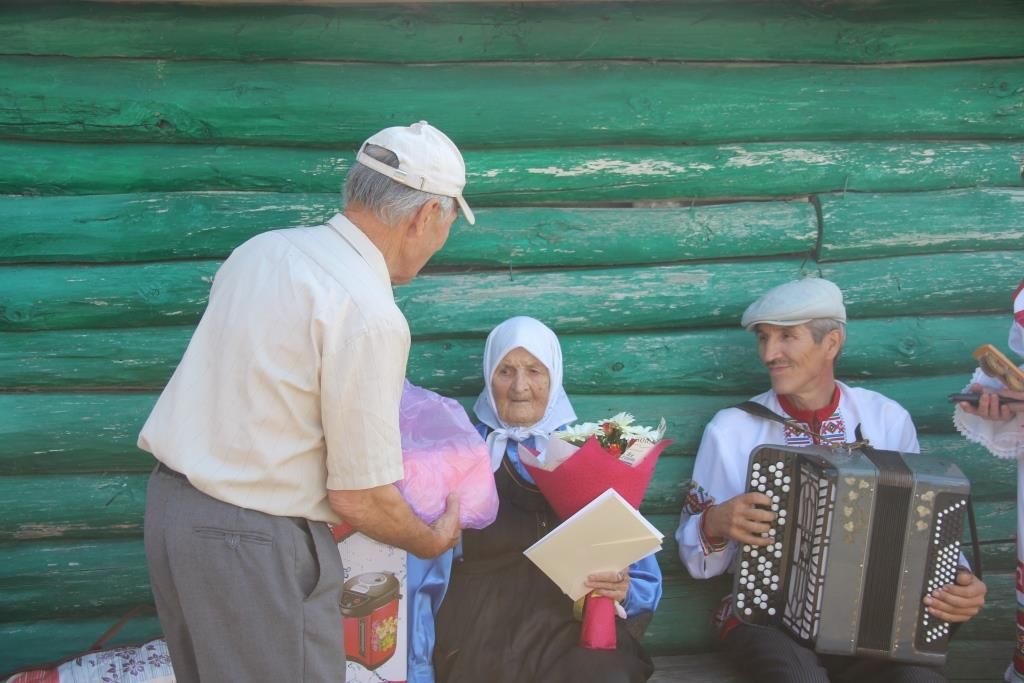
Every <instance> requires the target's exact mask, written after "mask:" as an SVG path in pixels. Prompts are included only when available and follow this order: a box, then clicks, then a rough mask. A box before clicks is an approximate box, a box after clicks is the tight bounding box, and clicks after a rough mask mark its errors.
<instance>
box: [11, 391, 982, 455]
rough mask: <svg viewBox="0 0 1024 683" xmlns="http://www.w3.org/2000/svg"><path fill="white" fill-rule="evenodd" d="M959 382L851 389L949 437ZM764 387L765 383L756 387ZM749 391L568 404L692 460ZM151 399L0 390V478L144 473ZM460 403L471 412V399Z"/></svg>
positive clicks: (596, 398)
mask: <svg viewBox="0 0 1024 683" xmlns="http://www.w3.org/2000/svg"><path fill="white" fill-rule="evenodd" d="M964 381H965V376H964V375H943V376H936V377H922V378H916V379H888V380H864V381H861V380H858V381H857V382H854V384H857V385H860V386H864V387H866V388H869V389H873V390H875V391H880V392H882V393H883V394H885V395H886V396H889V397H891V398H892V399H894V400H896V401H897V402H899V403H901V404H902V405H905V406H907V407H908V409H909V410H910V411H911V415H912V416H913V418H914V422H915V424H916V426H917V428H918V431H919V432H922V433H924V434H948V433H951V432H952V429H953V427H952V421H951V419H950V416H951V414H952V408H951V407H950V406H949V404H948V403H947V402H946V398H945V397H946V395H947V394H948V393H950V392H953V391H958V390H959V389H960V388H962V386H963V383H964ZM767 388H768V384H767V380H765V384H764V385H763V386H761V387H759V388H758V389H759V391H763V390H765V389H767ZM759 391H758V393H759ZM750 393H754V392H753V391H752V392H750ZM750 393H744V394H724V395H693V394H664V395H628V396H624V395H614V394H592V395H588V394H578V395H574V396H573V398H572V400H573V406H574V407H575V409H576V414H577V415H578V416H579V418H580V419H581V420H596V419H601V418H604V417H610V416H612V415H614V414H615V413H618V412H621V411H623V410H627V411H629V412H631V413H633V414H634V415H635V416H636V417H637V420H638V421H639V422H640V423H641V424H657V422H658V420H659V419H660V418H662V417H664V418H665V420H666V421H667V422H668V424H669V429H670V431H669V436H670V437H671V438H672V439H674V440H675V443H674V444H673V446H672V447H671V449H670V450H669V451H668V453H669V454H670V455H682V454H690V455H692V454H693V453H695V452H696V449H697V445H698V443H699V442H700V437H701V434H702V433H703V430H704V425H705V424H707V422H708V420H710V419H711V417H712V416H713V415H714V413H715V411H717V410H720V409H722V408H725V407H728V406H730V405H734V404H736V403H738V402H740V401H743V400H746V399H747V398H749V396H750ZM155 400H156V396H155V395H153V394H143V393H132V394H113V393H95V394H68V393H57V394H41V393H35V394H32V393H21V394H18V393H8V394H4V393H0V475H14V474H41V473H54V474H56V473H87V472H103V471H111V470H116V471H121V472H146V471H148V470H149V469H151V467H152V460H151V459H150V458H149V456H148V455H147V454H145V453H144V452H142V451H140V450H138V449H137V448H136V446H135V442H136V439H137V436H138V431H139V429H140V428H141V427H142V424H143V422H144V421H145V419H146V417H147V416H148V414H149V411H150V410H151V409H152V406H153V403H154V402H155ZM459 400H460V402H461V403H462V404H463V405H464V406H465V407H466V409H467V410H471V409H472V405H473V403H474V401H475V400H476V396H463V397H460V398H459Z"/></svg>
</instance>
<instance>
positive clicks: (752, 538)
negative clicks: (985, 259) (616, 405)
mask: <svg viewBox="0 0 1024 683" xmlns="http://www.w3.org/2000/svg"><path fill="white" fill-rule="evenodd" d="M742 325H743V327H745V328H746V329H747V330H749V331H752V332H754V333H755V334H756V335H757V348H758V353H759V355H760V357H761V362H762V363H764V365H765V367H766V368H767V369H768V375H769V377H770V379H771V385H772V388H771V391H767V392H765V393H763V394H759V395H758V396H755V397H753V399H751V402H750V403H752V404H755V405H749V404H748V405H746V406H745V407H744V408H740V407H733V408H727V409H725V410H721V411H719V412H718V413H717V414H716V415H715V417H714V418H713V419H712V420H711V422H710V423H709V424H708V425H707V427H706V428H705V430H704V436H703V438H702V439H701V443H700V449H699V450H698V451H697V462H696V464H695V466H694V470H693V479H692V481H691V482H690V489H689V492H688V495H687V498H686V501H685V503H684V505H683V512H682V515H681V518H680V523H679V528H678V530H677V531H676V540H677V542H678V544H679V557H680V559H681V560H682V561H683V564H684V565H686V568H687V569H688V570H689V572H690V574H691V575H692V576H694V577H695V578H701V579H703V578H710V577H713V576H717V575H719V574H722V573H723V572H726V571H728V570H730V568H731V564H732V562H733V559H734V558H735V556H736V551H737V547H738V545H742V544H750V545H755V546H764V545H767V544H768V540H767V539H766V538H762V536H761V534H762V533H764V532H766V531H768V529H769V525H768V522H771V521H772V520H773V519H774V513H773V512H770V511H768V509H766V508H767V507H768V506H769V505H770V504H771V500H770V499H768V498H767V497H766V496H764V495H763V494H760V493H745V490H746V487H745V483H746V474H747V464H748V459H749V456H750V453H751V451H752V450H753V449H754V447H755V446H758V445H760V444H783V443H784V444H789V445H794V446H802V445H811V444H828V443H850V442H853V441H858V440H860V439H861V438H867V439H869V440H870V442H871V444H872V445H873V446H874V447H875V448H878V449H882V450H893V451H901V452H904V453H917V452H919V451H920V447H919V445H918V442H917V433H916V431H915V429H914V425H913V423H912V422H911V420H910V415H909V414H908V413H907V411H906V410H904V409H903V408H902V407H900V406H899V404H897V403H896V402H895V401H892V400H890V399H888V398H886V397H885V396H882V395H881V394H878V393H876V392H873V391H868V390H866V389H859V388H853V387H848V386H846V385H845V384H843V383H842V382H838V381H836V379H835V367H834V366H835V361H836V359H837V358H838V357H839V354H840V351H841V350H842V347H843V343H844V342H845V340H846V309H845V307H844V305H843V295H842V292H840V291H839V288H838V287H836V286H835V285H834V284H833V283H831V282H829V281H827V280H822V279H818V278H807V279H803V280H797V281H795V282H789V283H787V284H784V285H780V286H779V287H776V288H774V289H772V290H770V291H769V292H767V293H766V294H765V295H764V296H762V297H761V298H760V299H758V300H757V301H755V302H754V303H753V304H751V305H750V307H749V308H747V310H746V312H745V313H744V314H743V318H742ZM768 411H770V412H768ZM773 414H774V415H773ZM783 418H784V419H783ZM786 421H788V424H783V422H786ZM759 506H764V508H765V509H762V507H759ZM985 591H986V589H985V584H984V583H982V582H981V581H980V580H979V579H978V578H976V577H975V576H974V575H973V574H971V573H970V571H969V570H967V569H963V570H962V571H960V572H959V574H958V576H957V578H956V583H955V585H949V586H946V587H945V588H943V589H941V590H939V591H936V593H935V594H934V595H930V596H928V597H926V598H925V604H926V605H927V606H928V609H929V610H930V611H931V612H932V614H934V615H936V616H938V617H940V618H942V619H945V620H947V621H951V622H962V621H966V620H968V619H970V618H971V617H972V616H974V615H975V614H977V612H978V611H979V610H980V609H981V607H982V605H984V602H985ZM717 625H718V627H719V635H720V637H721V638H722V639H723V641H724V645H725V647H726V649H727V650H729V651H730V653H732V654H734V655H735V661H736V662H737V663H739V664H740V665H741V666H742V667H744V668H745V669H747V670H748V671H749V672H750V673H751V674H752V675H753V677H754V680H758V681H768V682H776V681H778V682H782V681H786V682H800V683H803V682H811V681H814V682H818V681H829V680H835V681H840V680H857V681H867V680H871V681H893V682H896V681H900V682H911V681H914V682H918V681H920V682H925V681H929V682H930V681H942V680H945V679H944V678H943V676H942V674H941V673H940V672H938V671H935V670H933V669H929V668H925V667H920V666H910V665H906V664H898V663H891V662H886V661H881V660H874V661H873V660H862V659H857V658H853V657H840V656H819V655H818V654H816V653H815V652H814V651H813V650H811V649H808V648H806V647H804V646H802V645H800V644H799V643H797V642H796V641H795V640H793V639H792V638H790V636H789V635H788V634H786V633H785V632H783V631H782V630H779V629H775V628H772V627H763V626H752V625H747V624H743V623H741V622H740V621H739V620H738V619H736V618H735V617H734V616H732V615H731V596H728V597H726V599H725V600H724V601H723V604H722V607H721V609H719V611H718V619H717Z"/></svg>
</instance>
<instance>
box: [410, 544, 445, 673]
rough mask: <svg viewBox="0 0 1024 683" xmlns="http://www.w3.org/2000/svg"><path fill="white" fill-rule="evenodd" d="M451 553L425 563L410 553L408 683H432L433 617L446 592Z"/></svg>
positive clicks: (434, 638)
mask: <svg viewBox="0 0 1024 683" xmlns="http://www.w3.org/2000/svg"><path fill="white" fill-rule="evenodd" d="M453 553H454V551H453V550H449V551H447V552H445V553H444V554H442V555H441V556H439V557H434V558H431V559H429V560H424V559H421V558H419V557H416V556H415V555H413V554H412V553H409V555H408V557H409V560H408V563H407V565H406V584H405V588H406V594H407V595H408V599H407V600H406V603H405V604H406V609H407V610H408V612H407V614H406V621H407V623H408V628H407V629H406V633H407V634H408V640H407V641H406V642H408V644H409V645H408V647H409V650H408V653H407V654H408V656H407V660H408V666H409V671H408V673H407V674H406V680H407V681H408V683H434V665H433V663H432V661H431V658H432V657H433V656H434V641H435V640H436V637H435V632H434V617H435V616H436V615H437V610H438V609H440V608H441V601H442V600H443V599H444V594H445V592H446V591H447V590H448V579H449V578H450V577H451V573H452V558H453Z"/></svg>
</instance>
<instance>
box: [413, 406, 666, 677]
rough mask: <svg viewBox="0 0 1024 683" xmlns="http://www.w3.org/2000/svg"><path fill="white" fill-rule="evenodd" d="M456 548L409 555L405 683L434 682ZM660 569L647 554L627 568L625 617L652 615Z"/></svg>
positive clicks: (512, 445) (513, 456) (514, 455)
mask: <svg viewBox="0 0 1024 683" xmlns="http://www.w3.org/2000/svg"><path fill="white" fill-rule="evenodd" d="M477 429H478V430H479V431H480V434H481V436H486V434H487V432H488V430H489V428H488V427H487V425H477ZM523 445H525V446H529V447H531V448H532V447H533V439H532V438H530V439H527V440H526V441H524V442H523ZM518 451H519V444H518V443H516V442H514V441H509V443H508V446H507V447H506V448H505V454H506V455H507V456H508V459H509V461H510V462H511V463H512V466H513V467H515V469H516V472H517V473H518V474H519V476H521V477H522V478H523V479H525V480H526V481H528V482H530V483H533V477H531V476H530V474H529V472H527V471H526V467H525V466H524V465H523V463H522V462H520V460H519V452H518ZM460 551H461V548H460V547H459V546H456V547H455V548H454V549H453V550H449V551H448V552H446V553H444V554H443V555H441V556H439V557H435V558H432V559H429V560H423V559H420V558H419V557H416V556H415V555H413V554H411V553H410V554H409V561H408V567H407V570H406V576H407V578H406V593H407V594H408V596H409V597H408V600H407V602H406V608H407V609H408V614H407V622H408V629H407V633H408V641H407V642H408V643H409V651H408V662H409V671H408V679H407V680H408V683H434V668H433V666H432V664H431V658H432V657H433V655H434V642H435V640H436V638H435V630H434V616H435V615H436V614H437V610H439V609H440V608H441V601H442V600H443V599H444V594H445V591H446V590H447V589H448V580H449V578H450V577H451V573H452V561H453V559H454V558H455V557H457V556H458V555H460V554H461V552H460ZM661 592H662V589H661V567H659V566H658V560H657V558H656V557H655V556H654V555H648V556H647V557H645V558H643V559H642V560H640V561H639V562H635V563H633V564H632V565H630V567H629V592H628V593H627V594H626V601H625V602H624V603H623V605H622V606H623V608H624V609H625V610H626V615H627V616H629V617H635V616H637V615H638V614H642V613H644V612H653V611H654V610H655V609H657V607H658V602H660V601H661Z"/></svg>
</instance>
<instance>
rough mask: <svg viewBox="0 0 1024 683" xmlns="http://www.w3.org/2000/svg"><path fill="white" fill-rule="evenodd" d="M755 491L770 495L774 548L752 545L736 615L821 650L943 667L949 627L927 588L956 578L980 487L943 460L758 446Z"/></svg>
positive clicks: (738, 584)
mask: <svg viewBox="0 0 1024 683" xmlns="http://www.w3.org/2000/svg"><path fill="white" fill-rule="evenodd" d="M747 482H748V484H749V486H748V487H747V490H748V491H750V492H759V493H764V494H766V495H767V496H768V497H769V498H771V500H772V505H771V509H772V510H773V511H774V512H775V513H776V518H775V521H774V522H772V524H771V527H772V528H771V529H770V531H769V532H767V534H766V537H768V538H769V539H770V540H771V541H772V542H771V543H770V544H769V545H767V546H762V547H757V546H751V545H744V546H742V549H741V551H740V552H739V553H738V557H737V559H736V562H737V565H736V568H735V573H734V580H733V611H734V613H735V614H736V616H737V617H738V618H739V619H740V620H742V621H744V622H746V623H750V624H760V625H768V624H771V625H775V626H777V627H779V628H782V629H783V630H785V631H787V632H788V633H789V634H790V635H791V636H792V637H793V638H795V639H796V640H798V641H800V642H801V643H803V644H805V645H806V646H808V647H811V648H813V649H814V650H815V651H817V652H820V653H823V654H840V655H855V656H869V657H878V658H884V659H892V660H897V661H903V662H913V663H919V664H928V665H941V664H943V663H944V662H945V658H946V648H947V645H948V643H949V635H950V624H948V623H947V622H945V621H942V620H940V619H937V618H935V617H933V616H932V615H930V614H929V613H928V611H927V610H926V609H925V607H924V605H923V604H922V602H921V601H922V599H923V598H924V596H925V595H927V594H929V593H931V592H932V591H934V590H935V589H937V588H940V587H942V586H944V585H946V584H948V583H952V582H953V580H954V579H955V577H956V570H957V565H958V563H959V558H960V541H961V536H962V531H963V522H964V515H965V514H966V512H967V506H968V500H969V495H970V482H969V481H968V480H967V479H966V478H965V477H964V475H963V474H962V473H961V472H960V470H959V468H957V467H956V465H954V464H952V463H951V462H949V461H948V460H944V459H942V458H937V457H930V456H923V455H909V456H908V457H906V458H904V457H903V455H902V454H901V453H896V452H894V451H880V450H874V449H871V448H865V449H862V450H832V449H829V448H824V447H808V448H795V447H787V446H759V447H757V448H756V449H754V452H753V453H752V454H751V456H750V464H749V467H748V477H747Z"/></svg>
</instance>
